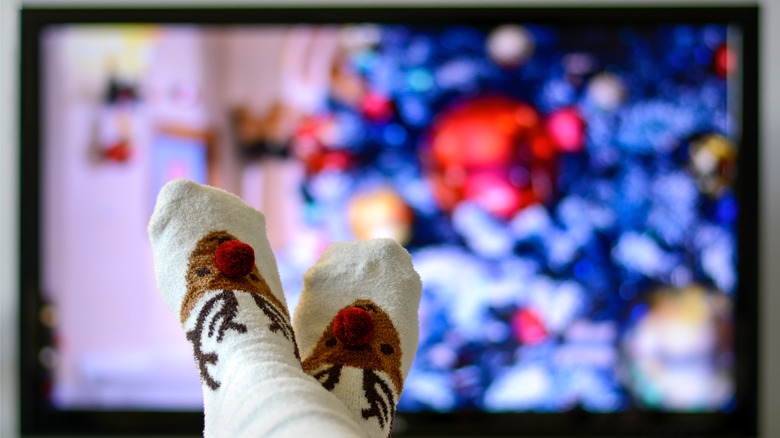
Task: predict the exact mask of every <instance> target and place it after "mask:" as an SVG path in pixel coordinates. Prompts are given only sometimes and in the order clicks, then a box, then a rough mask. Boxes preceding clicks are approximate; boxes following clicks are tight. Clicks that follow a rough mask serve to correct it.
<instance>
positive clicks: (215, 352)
mask: <svg viewBox="0 0 780 438" xmlns="http://www.w3.org/2000/svg"><path fill="white" fill-rule="evenodd" d="M148 231H149V236H150V239H151V242H152V249H153V252H154V264H155V276H156V279H157V285H158V288H159V290H160V294H161V295H162V297H163V299H164V300H165V303H166V304H167V306H168V308H169V309H170V310H171V311H172V312H173V314H174V315H175V316H176V318H177V319H178V320H179V321H181V323H182V326H183V328H184V331H185V333H186V335H187V339H188V340H189V341H190V343H191V344H192V349H193V353H194V356H195V361H196V363H197V365H198V369H199V370H200V376H201V381H202V385H203V397H204V414H205V430H204V435H205V436H206V437H209V438H210V437H230V438H233V437H249V436H251V437H260V436H274V437H276V436H285V437H287V436H289V437H300V436H333V437H342V436H359V435H361V434H362V431H361V430H360V428H359V426H358V425H357V424H356V423H355V422H354V420H353V419H352V418H351V417H350V413H349V412H348V411H347V410H346V409H345V408H344V406H343V405H341V403H339V402H338V401H337V399H336V398H335V397H334V396H333V395H332V394H329V393H328V392H327V391H324V390H323V389H322V387H321V386H320V385H319V384H318V383H317V382H316V381H315V380H314V379H312V378H311V377H309V376H308V375H306V374H305V373H304V372H303V370H302V369H301V365H300V361H299V358H298V351H297V347H296V345H295V338H294V335H293V331H292V327H291V325H290V317H289V314H288V310H287V306H286V303H285V299H284V295H283V294H282V287H281V282H280V280H279V274H278V271H277V268H276V260H275V259H274V256H273V253H272V252H271V248H270V245H269V244H268V239H267V237H266V233H265V218H264V216H263V214H262V213H260V212H258V211H257V210H255V209H253V208H252V207H249V206H247V205H246V204H244V203H243V202H242V201H241V200H240V199H239V198H238V197H236V196H234V195H231V194H229V193H227V192H225V191H223V190H220V189H215V188H212V187H206V186H201V185H199V184H196V183H194V182H191V181H187V180H175V181H173V182H170V183H169V184H167V185H166V186H165V187H164V188H163V189H162V190H161V191H160V195H159V197H158V198H157V205H156V207H155V210H154V214H153V215H152V218H151V221H150V223H149V229H148Z"/></svg>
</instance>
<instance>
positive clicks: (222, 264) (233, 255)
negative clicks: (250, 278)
mask: <svg viewBox="0 0 780 438" xmlns="http://www.w3.org/2000/svg"><path fill="white" fill-rule="evenodd" d="M214 263H216V265H217V268H218V269H219V270H220V271H222V273H223V274H225V275H227V276H228V277H234V278H235V277H243V276H245V275H247V274H249V273H250V272H251V271H252V268H253V267H254V266H255V251H254V250H253V249H252V247H251V246H249V245H247V244H246V243H244V242H239V241H238V240H230V241H227V242H224V243H222V244H220V245H219V246H218V247H217V251H216V253H215V254H214Z"/></svg>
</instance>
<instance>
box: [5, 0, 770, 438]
mask: <svg viewBox="0 0 780 438" xmlns="http://www.w3.org/2000/svg"><path fill="white" fill-rule="evenodd" d="M684 3H685V4H688V5H702V6H704V5H713V4H722V5H745V4H748V5H750V4H755V3H756V1H739V0H733V1H706V0H703V1H700V0H687V1H685V2H684ZM757 3H758V4H759V6H760V7H761V34H760V44H761V48H760V63H761V72H760V74H761V82H760V84H759V90H760V99H761V102H760V104H761V107H760V114H761V120H760V121H759V126H760V127H761V131H760V136H761V146H760V152H759V155H760V163H761V164H760V166H761V181H760V189H761V199H760V209H761V230H760V232H761V237H762V241H761V245H762V247H761V260H762V266H761V278H760V283H759V284H760V288H761V290H760V298H759V299H760V316H761V321H762V323H761V326H760V334H761V339H760V344H759V345H760V357H759V373H760V374H759V392H760V399H759V409H760V411H759V415H760V424H759V430H760V435H759V436H760V437H761V438H775V437H780V416H778V415H777V413H778V412H780V375H778V373H777V372H776V370H777V369H778V367H779V366H780V269H778V267H780V266H778V263H777V260H780V225H778V224H780V172H778V171H777V169H778V168H780V146H778V145H780V123H778V122H780V50H778V47H780V27H778V26H777V23H780V0H758V1H757ZM226 4H230V5H237V6H268V5H285V6H290V5H293V4H300V5H332V4H334V2H331V1H327V0H310V1H308V2H307V1H300V0H294V1H286V2H284V1H281V0H276V1H263V0H254V1H252V0H231V1H228V2H220V1H216V0H211V1H208V0H168V1H158V0H48V1H46V0H26V1H22V0H2V1H0V437H15V436H18V435H19V432H18V415H19V411H18V405H17V399H18V394H19V392H20V391H24V390H26V389H27V388H19V387H18V383H17V382H18V365H17V361H18V358H17V346H18V342H19V339H18V333H17V326H18V318H17V305H18V299H17V294H18V283H17V281H18V242H19V241H20V239H21V241H22V242H23V239H24V236H19V235H18V217H19V211H18V190H19V186H18V176H19V175H18V144H19V143H18V141H19V133H18V126H19V111H18V109H19V107H18V96H19V94H18V93H19V91H18V89H19V77H18V75H19V63H18V61H19V38H18V34H19V32H18V31H19V27H18V19H19V10H20V8H23V7H68V6H86V7H101V6H103V7H124V6H135V7H142V6H156V7H159V6H163V5H175V6H225V5H226ZM337 4H340V5H382V6H389V5H399V4H405V5H442V6H444V5H475V4H480V5H484V4H488V2H483V1H480V0H450V1H446V0H445V1H430V0H429V1H419V0H417V1H416V0H396V1H393V2H389V1H381V0H351V1H349V0H347V1H344V0H341V1H339V2H338V3H337ZM489 4H495V5H504V6H507V5H536V6H550V5H560V6H593V5H613V6H624V5H641V6H663V5H679V4H680V2H679V1H673V0H672V1H670V0H656V1H649V0H599V1H593V0H590V1H589V0H580V1H578V0H568V1H566V0H563V1H560V0H546V1H545V0H530V1H519V0H515V1H496V0H490V2H489Z"/></svg>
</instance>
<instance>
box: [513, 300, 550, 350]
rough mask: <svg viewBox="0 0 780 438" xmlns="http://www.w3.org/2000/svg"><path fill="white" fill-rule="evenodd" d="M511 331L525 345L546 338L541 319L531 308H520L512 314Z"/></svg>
mask: <svg viewBox="0 0 780 438" xmlns="http://www.w3.org/2000/svg"><path fill="white" fill-rule="evenodd" d="M512 332H513V333H514V334H515V338H516V339H517V340H518V341H520V342H522V343H523V344H526V345H535V344H538V343H540V342H542V341H544V340H545V338H547V330H546V329H545V328H544V323H543V322H542V319H541V318H540V317H539V315H538V314H537V313H536V312H535V311H533V310H531V309H521V310H518V311H517V312H516V313H515V314H514V316H513V317H512Z"/></svg>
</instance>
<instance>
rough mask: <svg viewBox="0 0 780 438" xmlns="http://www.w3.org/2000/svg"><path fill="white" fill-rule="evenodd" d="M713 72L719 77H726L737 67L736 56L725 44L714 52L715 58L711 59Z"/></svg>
mask: <svg viewBox="0 0 780 438" xmlns="http://www.w3.org/2000/svg"><path fill="white" fill-rule="evenodd" d="M713 63H714V67H715V72H716V73H717V74H718V75H719V76H721V77H724V78H725V77H726V76H728V75H729V73H731V72H732V71H733V70H734V68H735V67H736V66H737V55H736V53H734V51H733V50H731V49H730V48H729V46H727V45H726V44H723V45H722V46H720V47H719V48H718V50H717V51H715V57H714V58H713Z"/></svg>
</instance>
